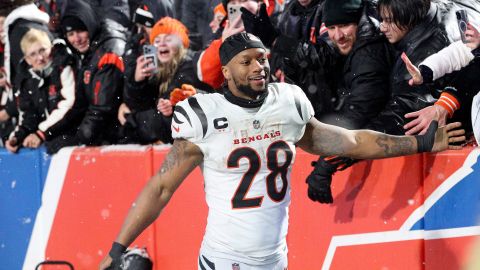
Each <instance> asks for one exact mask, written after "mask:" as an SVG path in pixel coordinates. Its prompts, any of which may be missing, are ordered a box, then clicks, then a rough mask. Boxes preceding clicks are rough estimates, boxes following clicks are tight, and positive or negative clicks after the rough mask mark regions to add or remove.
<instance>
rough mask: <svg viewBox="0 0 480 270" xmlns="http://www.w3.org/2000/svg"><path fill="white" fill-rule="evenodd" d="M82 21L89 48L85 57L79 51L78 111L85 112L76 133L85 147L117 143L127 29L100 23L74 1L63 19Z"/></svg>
mask: <svg viewBox="0 0 480 270" xmlns="http://www.w3.org/2000/svg"><path fill="white" fill-rule="evenodd" d="M67 16H73V17H76V18H78V19H80V20H81V21H82V22H83V23H84V24H85V26H86V27H87V29H88V34H89V38H90V47H89V49H88V51H87V52H86V53H84V54H81V53H80V52H78V51H76V50H75V49H74V48H73V47H72V50H73V52H74V56H75V58H76V60H75V61H76V63H75V66H76V70H77V74H76V82H77V91H78V92H79V94H78V95H77V96H78V97H79V98H77V100H76V102H75V105H74V106H75V107H80V108H86V114H85V117H84V119H83V121H82V123H81V124H80V126H79V128H78V132H77V136H78V139H79V140H80V142H81V143H83V144H86V145H100V144H103V143H114V142H115V141H116V130H117V128H118V123H117V120H116V114H117V110H118V107H119V105H120V103H121V96H122V89H123V72H124V64H123V62H122V59H121V57H120V56H121V55H123V51H124V49H125V42H126V40H125V28H124V27H122V26H121V25H120V24H119V23H117V22H115V21H113V20H111V19H105V20H103V21H99V20H98V18H99V17H100V16H98V14H96V13H95V11H94V10H93V8H92V6H90V5H89V4H88V3H86V2H84V1H81V0H71V1H69V2H68V4H67V8H66V10H65V13H64V14H63V17H67Z"/></svg>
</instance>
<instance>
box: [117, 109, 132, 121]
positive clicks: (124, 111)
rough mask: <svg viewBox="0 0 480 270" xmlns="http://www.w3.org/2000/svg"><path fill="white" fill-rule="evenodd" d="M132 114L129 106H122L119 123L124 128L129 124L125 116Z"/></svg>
mask: <svg viewBox="0 0 480 270" xmlns="http://www.w3.org/2000/svg"><path fill="white" fill-rule="evenodd" d="M129 113H131V111H130V108H128V106H127V104H125V103H122V104H120V107H119V108H118V115H117V117H118V121H119V122H120V124H121V125H122V126H123V125H125V123H126V122H127V119H126V118H125V114H129Z"/></svg>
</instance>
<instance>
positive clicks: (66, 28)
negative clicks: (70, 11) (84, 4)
mask: <svg viewBox="0 0 480 270" xmlns="http://www.w3.org/2000/svg"><path fill="white" fill-rule="evenodd" d="M60 25H61V27H62V30H63V33H65V34H66V33H67V32H70V31H75V30H78V31H88V29H87V26H85V24H84V23H83V22H82V21H81V20H80V19H79V18H77V17H75V16H66V17H64V18H63V19H62V22H61V23H60Z"/></svg>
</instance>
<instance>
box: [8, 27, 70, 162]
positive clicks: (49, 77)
mask: <svg viewBox="0 0 480 270" xmlns="http://www.w3.org/2000/svg"><path fill="white" fill-rule="evenodd" d="M20 48H21V50H22V52H23V54H24V55H25V57H24V61H22V63H21V65H20V68H21V69H20V71H21V72H19V74H18V77H17V83H16V85H18V87H19V90H18V91H19V98H18V100H19V109H20V117H19V118H20V119H19V123H18V124H17V126H16V128H15V130H14V131H13V132H12V133H11V134H10V137H9V139H8V141H7V142H6V145H5V146H6V148H7V150H9V151H10V152H13V153H14V152H17V151H18V149H19V148H20V147H28V148H37V147H39V146H40V145H41V144H42V142H44V141H47V143H46V146H47V152H49V153H55V152H57V151H58V150H59V148H58V147H55V145H56V144H55V143H54V142H55V141H56V140H57V139H60V140H66V139H67V138H66V136H67V134H68V133H69V130H70V131H71V132H70V133H72V132H74V131H75V128H76V125H75V123H76V124H77V125H78V122H75V121H73V119H75V117H74V115H75V113H74V112H73V110H72V106H73V104H74V101H75V81H74V72H73V68H72V66H71V58H70V57H69V54H68V53H67V49H66V46H65V45H64V44H61V43H58V44H56V45H55V46H54V47H52V43H51V41H50V39H49V36H48V34H47V33H46V32H44V31H41V30H37V29H30V30H29V31H28V32H27V33H26V34H25V35H24V36H23V38H22V40H21V42H20Z"/></svg>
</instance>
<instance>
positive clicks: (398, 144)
mask: <svg viewBox="0 0 480 270" xmlns="http://www.w3.org/2000/svg"><path fill="white" fill-rule="evenodd" d="M375 142H376V144H377V146H379V147H380V148H381V149H383V153H384V154H385V156H386V157H390V156H402V155H409V154H413V153H416V149H415V148H414V145H413V141H412V139H411V138H408V137H392V136H387V135H380V136H378V137H377V139H376V140H375Z"/></svg>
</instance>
